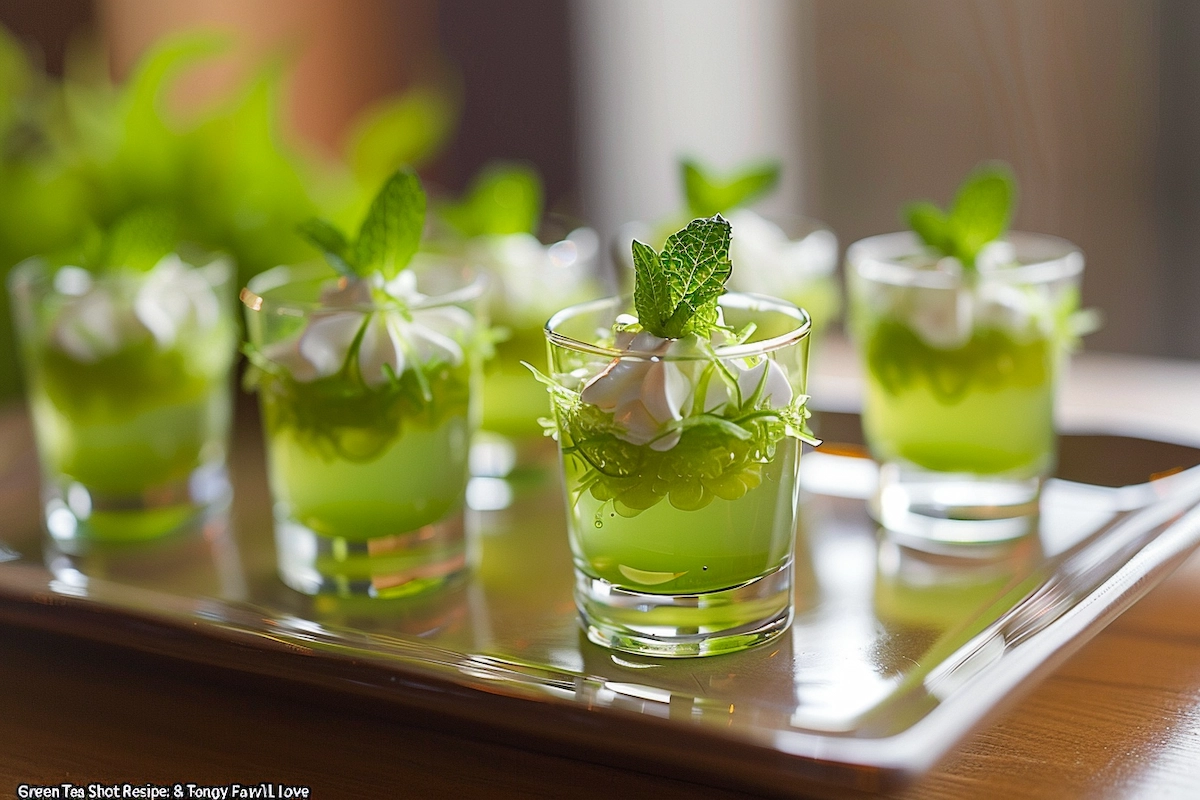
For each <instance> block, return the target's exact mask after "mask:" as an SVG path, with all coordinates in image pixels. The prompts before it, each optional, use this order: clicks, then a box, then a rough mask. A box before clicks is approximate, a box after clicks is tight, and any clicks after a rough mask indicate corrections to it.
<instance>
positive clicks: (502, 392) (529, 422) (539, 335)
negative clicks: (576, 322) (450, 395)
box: [483, 328, 550, 439]
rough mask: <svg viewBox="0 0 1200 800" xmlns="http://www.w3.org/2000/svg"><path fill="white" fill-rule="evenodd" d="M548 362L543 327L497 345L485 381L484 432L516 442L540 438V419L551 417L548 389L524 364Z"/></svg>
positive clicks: (516, 334)
mask: <svg viewBox="0 0 1200 800" xmlns="http://www.w3.org/2000/svg"><path fill="white" fill-rule="evenodd" d="M522 361H525V362H528V363H530V364H544V363H545V362H546V336H545V334H544V333H543V332H542V329H541V328H536V329H532V330H523V331H514V332H513V334H512V336H511V337H510V338H509V339H507V340H506V341H503V342H499V343H497V344H496V356H495V358H493V359H492V360H491V361H490V362H489V363H488V365H487V367H486V370H485V373H484V379H483V429H484V430H488V431H492V432H494V433H499V434H502V435H504V436H509V437H512V438H514V439H519V438H530V437H532V438H538V437H541V436H542V427H541V425H540V424H538V419H539V418H541V417H546V416H549V415H550V401H549V399H548V398H547V396H546V389H545V387H543V386H542V385H541V384H539V383H538V382H537V381H536V380H534V378H533V376H532V375H530V374H529V370H528V369H527V368H525V367H524V366H522V365H521V362H522Z"/></svg>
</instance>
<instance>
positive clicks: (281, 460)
mask: <svg viewBox="0 0 1200 800" xmlns="http://www.w3.org/2000/svg"><path fill="white" fill-rule="evenodd" d="M268 415H270V412H269V411H268ZM469 438H470V437H469V430H468V426H467V419H466V416H457V417H450V418H449V419H446V420H444V421H443V422H442V423H441V424H439V425H437V426H436V427H434V428H425V427H422V426H417V425H414V426H410V427H408V428H407V429H406V430H405V432H404V434H403V435H401V436H399V437H398V438H396V439H395V440H394V441H392V442H391V444H390V445H389V446H387V447H386V448H384V449H383V450H382V452H380V453H379V454H378V455H377V456H376V457H375V458H373V459H371V460H370V461H347V460H345V459H341V458H328V457H326V456H325V455H324V454H322V453H319V452H314V451H313V450H312V449H311V448H309V447H308V446H307V444H306V443H305V442H304V440H303V439H302V438H300V437H298V436H297V435H296V433H295V432H294V431H292V430H290V429H288V428H286V427H281V428H275V427H272V428H270V429H269V430H268V433H267V450H268V458H269V470H270V478H271V488H272V491H273V493H274V496H275V500H276V502H277V503H281V504H283V506H284V507H285V508H287V510H288V514H289V516H291V517H292V518H293V519H295V520H296V521H297V522H299V523H300V524H302V525H304V526H305V527H307V528H309V529H310V530H313V531H315V532H316V533H318V534H321V535H322V536H330V537H339V538H343V539H348V540H351V541H365V540H367V539H374V538H376V537H380V536H391V535H395V534H403V533H407V532H409V531H415V530H417V529H418V528H421V527H423V526H425V525H428V524H430V523H433V522H437V521H438V520H440V519H442V518H443V517H445V516H447V515H448V514H449V513H450V512H452V511H455V510H457V509H458V508H459V507H461V505H462V498H463V493H464V491H465V489H466V482H467V448H468V441H469Z"/></svg>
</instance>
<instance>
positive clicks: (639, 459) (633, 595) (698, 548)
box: [546, 294, 809, 657]
mask: <svg viewBox="0 0 1200 800" xmlns="http://www.w3.org/2000/svg"><path fill="white" fill-rule="evenodd" d="M720 305H721V308H722V313H723V315H724V320H725V321H726V323H727V324H728V325H730V326H731V327H732V328H734V329H741V328H743V327H745V326H747V325H749V324H751V323H753V324H754V325H756V326H757V327H756V329H755V331H754V334H753V335H752V336H751V337H750V339H749V340H747V341H745V342H743V343H741V344H730V345H726V346H717V347H716V348H715V349H705V350H696V351H693V352H691V353H681V354H672V353H670V352H667V353H664V352H661V351H645V352H642V351H639V350H637V349H636V347H633V348H629V347H627V348H625V349H619V347H618V346H617V345H616V343H615V342H614V341H612V336H611V334H606V333H604V332H611V331H612V330H613V325H614V322H616V321H617V320H618V316H619V315H622V314H624V313H627V312H628V311H629V310H630V303H629V300H628V298H607V299H604V300H598V301H594V302H591V303H586V304H583V305H579V306H575V307H572V308H568V309H566V310H564V311H561V312H559V313H558V314H556V315H555V316H554V317H552V318H551V319H550V321H549V322H548V323H547V325H546V338H547V340H548V351H549V367H550V376H549V378H550V379H551V381H552V383H553V386H552V390H551V394H552V397H553V398H554V403H555V413H556V421H557V438H558V442H559V450H560V454H561V460H562V470H563V475H564V479H565V481H564V482H565V489H566V504H567V530H568V535H569V537H570V545H571V552H572V555H573V559H574V565H575V601H576V605H577V607H578V609H579V613H580V615H581V617H582V621H583V625H584V629H585V631H586V634H587V637H588V638H589V639H590V640H591V641H593V642H595V643H597V644H600V645H603V646H606V647H611V648H614V649H617V650H624V651H628V652H633V653H641V654H645V655H653V656H666V657H679V656H704V655H712V654H716V653H723V652H730V651H734V650H741V649H744V648H747V647H750V646H752V645H755V644H758V643H761V642H764V641H767V640H769V639H771V638H773V637H775V636H777V635H779V634H780V633H782V632H783V631H784V630H785V629H786V628H787V626H788V625H789V624H790V622H791V617H792V570H793V563H792V562H793V555H794V551H795V524H796V510H797V502H798V496H799V486H798V481H797V470H798V468H799V458H800V448H801V442H800V441H799V440H798V439H796V438H793V437H792V436H791V435H789V431H792V432H794V431H795V430H797V429H798V428H803V417H804V416H805V415H806V413H807V412H806V411H805V409H804V402H805V401H806V399H807V398H806V396H805V395H804V392H805V381H806V376H807V367H808V332H809V319H808V315H807V314H806V313H805V312H804V311H803V310H802V309H799V308H797V307H795V306H793V305H791V304H789V303H786V302H783V301H778V300H774V299H770V298H764V297H758V296H754V295H744V294H726V295H724V296H722V298H721V300H720ZM719 372H724V373H725V375H726V376H727V378H728V380H726V379H725V378H722V377H721V376H720V375H719V374H718V373H719ZM602 374H603V375H610V376H615V375H619V374H623V375H627V376H630V377H632V378H633V379H634V382H635V384H636V385H640V387H641V389H640V391H639V390H638V389H637V388H636V386H635V390H634V391H632V392H631V393H623V394H628V396H627V397H624V399H621V400H620V401H619V403H620V404H619V405H618V406H617V407H616V408H615V409H614V408H613V407H612V403H609V402H605V401H602V400H596V401H595V402H593V400H592V399H591V398H592V397H593V395H594V394H603V393H606V392H607V390H606V392H595V391H594V387H595V386H597V385H598V383H597V381H598V380H599V377H598V376H601V375H602ZM768 376H769V377H768ZM638 381H640V384H638V383H637V382H638ZM734 382H736V384H737V387H738V388H736V389H730V386H732V385H733V383H734ZM667 384H670V385H673V386H674V387H675V390H672V391H673V392H674V395H675V403H676V406H675V407H676V408H677V409H682V410H683V414H682V415H680V414H670V413H665V414H664V413H663V412H662V411H661V409H660V408H659V406H661V405H662V403H660V402H659V400H662V399H663V398H662V397H658V394H661V392H659V393H658V394H656V393H655V391H654V388H653V387H655V386H658V387H660V388H661V387H662V386H664V385H667ZM764 386H769V387H770V388H767V389H764V388H763V387H764ZM589 387H592V388H589ZM608 393H610V394H611V392H608ZM652 395H653V396H654V397H655V398H657V400H656V399H654V398H652ZM652 409H653V410H652ZM646 414H649V415H650V416H651V417H653V416H654V415H655V414H658V415H659V417H660V418H662V419H664V420H666V425H665V427H664V428H663V431H662V432H661V433H660V434H656V435H654V436H653V437H649V438H647V437H640V438H639V437H636V436H632V435H631V434H630V433H629V432H630V431H632V430H633V428H631V427H628V425H627V422H628V421H629V420H631V419H633V418H635V417H637V418H642V419H645V416H644V415H646ZM631 439H634V440H635V441H630V440H631Z"/></svg>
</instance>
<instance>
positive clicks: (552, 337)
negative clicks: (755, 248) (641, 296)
mask: <svg viewBox="0 0 1200 800" xmlns="http://www.w3.org/2000/svg"><path fill="white" fill-rule="evenodd" d="M729 301H732V302H733V303H735V304H736V303H740V304H743V305H741V307H742V308H744V309H747V310H763V311H777V312H780V313H782V314H784V315H786V316H789V317H791V318H792V319H795V320H797V322H798V324H797V326H796V327H795V328H793V329H792V330H790V331H787V332H786V333H781V334H779V335H778V336H772V337H771V338H769V339H763V340H762V341H759V342H746V343H743V344H735V345H722V346H719V347H714V348H713V352H714V353H715V354H716V355H717V356H718V357H720V358H745V357H748V356H757V355H762V354H764V353H770V352H772V351H775V350H781V349H783V348H785V347H789V346H791V345H793V344H796V343H798V342H801V341H803V340H804V339H807V338H808V336H809V333H810V332H811V331H812V318H811V317H810V316H809V314H808V312H807V311H805V310H804V309H803V308H801V307H800V306H797V305H796V304H795V303H789V302H788V301H786V300H781V299H779V298H777V297H768V296H767V295H762V294H752V293H750V292H726V293H725V294H723V295H721V296H720V297H719V298H718V300H717V302H718V303H720V304H721V305H725V304H726V303H727V302H729ZM632 305H633V297H632V295H627V294H626V295H610V296H608V297H601V298H599V299H597V300H590V301H588V302H586V303H579V304H577V305H573V306H568V307H567V308H564V309H562V310H561V311H559V312H557V313H556V314H554V316H552V317H550V319H549V320H547V322H546V325H545V327H544V328H543V333H544V334H545V336H546V341H547V342H549V343H550V344H552V345H556V346H558V347H562V348H564V349H567V350H575V351H577V352H582V353H589V354H591V355H597V356H604V357H606V358H624V359H632V360H647V361H698V360H703V359H705V358H706V356H704V355H692V354H664V353H655V352H651V351H648V350H618V349H616V348H614V347H604V346H602V345H598V344H595V343H592V342H582V341H580V340H578V339H574V338H572V337H570V336H566V335H564V334H562V333H560V332H559V331H558V330H556V328H559V327H561V326H562V325H563V324H564V323H565V322H566V321H567V320H569V319H572V318H574V317H578V316H579V315H581V314H586V313H589V312H592V311H597V310H600V309H602V308H604V307H605V306H617V307H618V308H627V307H631V306H632Z"/></svg>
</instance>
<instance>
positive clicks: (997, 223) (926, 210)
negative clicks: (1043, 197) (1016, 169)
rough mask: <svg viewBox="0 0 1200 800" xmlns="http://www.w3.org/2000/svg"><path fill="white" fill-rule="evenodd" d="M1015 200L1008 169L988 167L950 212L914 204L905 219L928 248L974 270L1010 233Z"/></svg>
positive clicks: (962, 189)
mask: <svg viewBox="0 0 1200 800" xmlns="http://www.w3.org/2000/svg"><path fill="white" fill-rule="evenodd" d="M1015 196H1016V182H1015V180H1014V179H1013V175H1012V170H1011V169H1010V168H1009V167H1008V165H1007V164H1003V163H994V164H985V165H983V166H980V167H977V168H976V169H975V171H974V172H972V173H971V174H970V175H969V176H967V179H966V180H965V181H964V182H963V184H962V186H960V187H959V190H958V194H957V195H956V196H955V198H954V204H953V205H952V206H951V207H950V210H949V211H948V212H946V213H943V212H942V211H941V209H939V208H938V207H937V206H935V205H934V204H933V203H929V202H921V203H912V204H910V205H908V206H906V207H905V209H904V217H905V220H906V222H907V223H908V226H909V227H910V228H911V229H912V230H913V231H914V232H915V233H916V234H917V235H918V236H920V237H921V241H923V242H924V243H925V244H926V245H928V246H929V247H931V248H932V249H934V250H936V251H937V252H938V253H940V254H941V255H943V256H952V257H954V258H957V259H958V260H959V261H960V262H962V265H963V268H964V269H967V270H973V269H975V258H976V257H977V256H978V255H979V251H980V250H982V249H983V248H984V246H985V245H987V244H988V243H990V242H994V241H996V240H997V239H999V238H1000V237H1002V236H1003V235H1004V233H1005V231H1007V230H1008V224H1009V222H1010V220H1011V219H1012V210H1013V205H1014V198H1015Z"/></svg>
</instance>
